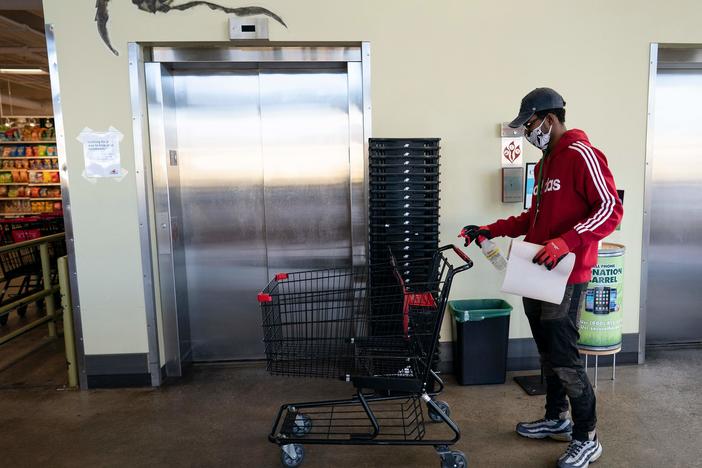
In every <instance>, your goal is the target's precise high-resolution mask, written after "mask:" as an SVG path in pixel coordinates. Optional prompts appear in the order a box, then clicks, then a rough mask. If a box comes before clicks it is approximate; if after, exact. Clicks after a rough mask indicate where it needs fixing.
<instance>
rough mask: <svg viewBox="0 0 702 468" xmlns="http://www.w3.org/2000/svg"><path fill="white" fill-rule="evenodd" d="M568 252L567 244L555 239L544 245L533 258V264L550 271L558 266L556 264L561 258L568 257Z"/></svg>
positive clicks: (560, 239) (558, 238)
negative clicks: (542, 266)
mask: <svg viewBox="0 0 702 468" xmlns="http://www.w3.org/2000/svg"><path fill="white" fill-rule="evenodd" d="M568 252H570V248H569V247H568V244H566V243H565V241H564V240H563V239H562V238H560V237H557V238H555V239H551V240H550V241H547V242H546V245H544V247H543V248H542V249H541V250H539V252H538V253H537V254H536V256H535V257H534V260H533V262H534V263H538V264H539V265H544V266H545V267H546V269H547V270H552V269H554V268H555V267H556V265H558V262H560V261H561V260H563V257H565V256H566V255H568Z"/></svg>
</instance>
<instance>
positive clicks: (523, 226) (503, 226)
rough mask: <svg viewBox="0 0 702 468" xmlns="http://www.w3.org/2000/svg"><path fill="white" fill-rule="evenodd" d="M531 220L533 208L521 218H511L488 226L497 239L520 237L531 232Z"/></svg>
mask: <svg viewBox="0 0 702 468" xmlns="http://www.w3.org/2000/svg"><path fill="white" fill-rule="evenodd" d="M530 220H531V208H529V209H528V210H527V211H525V212H523V213H522V214H520V215H519V216H510V217H509V218H507V219H499V220H497V221H495V222H494V223H492V224H490V225H488V226H487V228H488V229H489V230H490V233H491V234H492V235H493V236H495V237H502V236H508V237H519V236H523V235H525V234H526V233H527V231H528V230H529V222H530Z"/></svg>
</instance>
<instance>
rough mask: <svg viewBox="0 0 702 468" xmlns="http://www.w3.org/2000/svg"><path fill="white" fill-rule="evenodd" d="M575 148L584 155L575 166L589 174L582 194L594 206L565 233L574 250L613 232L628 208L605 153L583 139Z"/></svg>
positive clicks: (577, 169) (585, 178)
mask: <svg viewBox="0 0 702 468" xmlns="http://www.w3.org/2000/svg"><path fill="white" fill-rule="evenodd" d="M571 148H573V149H574V150H575V151H577V152H578V153H579V155H580V156H581V157H578V158H574V160H575V164H576V167H575V168H574V170H576V171H582V173H583V174H585V177H584V187H583V189H582V190H583V193H582V195H583V197H584V198H585V199H586V200H587V202H588V203H589V204H590V206H591V209H590V213H589V215H588V217H587V218H585V219H583V220H582V221H581V222H579V223H578V224H576V225H575V226H574V227H573V228H572V229H571V230H569V231H568V232H566V233H565V234H563V236H561V237H563V240H564V241H565V242H566V244H568V247H570V249H571V250H573V249H575V248H577V247H580V246H581V245H583V244H589V243H592V242H597V241H599V240H600V239H602V238H604V237H606V236H608V235H609V234H611V233H612V231H614V230H615V229H616V228H617V226H618V225H619V222H620V221H621V219H622V215H623V214H624V208H623V207H622V202H621V200H620V199H619V195H617V189H616V186H615V184H614V177H613V176H612V172H611V171H610V170H609V166H607V159H606V158H605V157H604V155H603V154H602V153H601V152H600V151H598V150H596V149H594V148H591V147H590V146H589V145H586V144H584V143H580V142H579V143H576V144H574V145H572V146H571Z"/></svg>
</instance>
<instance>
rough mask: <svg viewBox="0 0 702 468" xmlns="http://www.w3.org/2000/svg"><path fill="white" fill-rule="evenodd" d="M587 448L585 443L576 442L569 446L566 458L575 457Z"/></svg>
mask: <svg viewBox="0 0 702 468" xmlns="http://www.w3.org/2000/svg"><path fill="white" fill-rule="evenodd" d="M584 447H585V443H584V442H581V441H579V440H574V441H572V442H571V443H570V445H569V446H568V450H566V456H567V457H575V456H577V455H578V453H579V452H580V451H581V450H582V449H583V448H584Z"/></svg>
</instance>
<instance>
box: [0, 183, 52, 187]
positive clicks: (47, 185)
mask: <svg viewBox="0 0 702 468" xmlns="http://www.w3.org/2000/svg"><path fill="white" fill-rule="evenodd" d="M2 185H31V186H33V187H55V186H59V185H61V183H60V182H51V183H44V182H41V183H34V182H0V186H2Z"/></svg>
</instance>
